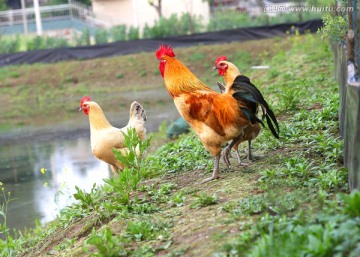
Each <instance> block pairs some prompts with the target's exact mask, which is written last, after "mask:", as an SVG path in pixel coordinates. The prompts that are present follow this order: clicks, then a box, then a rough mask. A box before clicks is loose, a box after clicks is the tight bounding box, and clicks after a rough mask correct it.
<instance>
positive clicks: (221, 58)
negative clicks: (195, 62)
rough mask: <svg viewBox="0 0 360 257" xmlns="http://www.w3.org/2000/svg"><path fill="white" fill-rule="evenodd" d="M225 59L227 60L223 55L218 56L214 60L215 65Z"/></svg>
mask: <svg viewBox="0 0 360 257" xmlns="http://www.w3.org/2000/svg"><path fill="white" fill-rule="evenodd" d="M226 60H227V58H226V56H225V55H222V56H219V57H218V58H217V59H216V61H215V66H216V65H217V64H218V63H219V62H221V61H226Z"/></svg>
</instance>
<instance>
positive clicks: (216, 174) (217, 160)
mask: <svg viewBox="0 0 360 257" xmlns="http://www.w3.org/2000/svg"><path fill="white" fill-rule="evenodd" d="M220 156H221V154H218V155H217V156H216V157H215V160H214V171H213V174H212V176H211V177H210V178H207V179H204V180H203V181H202V183H206V182H209V181H211V180H214V179H218V178H220V176H219V164H220Z"/></svg>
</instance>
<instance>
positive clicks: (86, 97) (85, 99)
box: [80, 96, 91, 105]
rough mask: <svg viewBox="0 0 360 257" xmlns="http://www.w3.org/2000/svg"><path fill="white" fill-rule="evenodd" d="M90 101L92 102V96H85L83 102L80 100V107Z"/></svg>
mask: <svg viewBox="0 0 360 257" xmlns="http://www.w3.org/2000/svg"><path fill="white" fill-rule="evenodd" d="M90 100H91V98H90V96H84V97H83V98H81V100H80V105H82V104H83V103H84V102H88V101H90Z"/></svg>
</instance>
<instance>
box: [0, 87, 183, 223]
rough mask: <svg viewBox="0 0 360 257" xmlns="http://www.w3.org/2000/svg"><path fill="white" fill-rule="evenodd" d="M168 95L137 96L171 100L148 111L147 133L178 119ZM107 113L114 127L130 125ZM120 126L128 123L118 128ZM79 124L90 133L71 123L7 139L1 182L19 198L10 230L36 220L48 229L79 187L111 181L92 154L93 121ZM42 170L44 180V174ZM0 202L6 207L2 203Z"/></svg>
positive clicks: (0, 151) (1, 152) (1, 151)
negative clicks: (60, 132)
mask: <svg viewBox="0 0 360 257" xmlns="http://www.w3.org/2000/svg"><path fill="white" fill-rule="evenodd" d="M166 94H167V93H166ZM166 94H164V93H162V92H160V93H156V92H153V93H151V92H148V93H144V92H143V94H142V97H140V94H139V95H136V96H134V95H133V94H132V97H136V99H138V98H142V99H141V100H143V101H144V100H146V98H151V99H166V101H162V102H161V105H154V106H144V108H145V109H146V113H147V116H148V120H147V122H146V128H147V130H148V132H151V131H154V130H156V129H157V128H158V127H159V124H160V123H161V122H162V121H164V120H165V121H173V120H175V119H176V118H178V117H179V115H178V113H177V110H176V108H175V106H174V104H173V102H172V100H171V99H170V98H169V96H168V95H166ZM140 102H141V101H140ZM104 111H105V113H106V115H107V117H108V119H109V121H110V123H112V124H113V125H114V126H117V127H122V126H125V125H126V123H127V120H128V117H129V112H128V110H124V112H123V113H120V114H119V113H108V112H106V110H104ZM79 115H80V114H79ZM79 117H80V116H79ZM118 120H122V121H123V123H122V124H117V123H116V121H118ZM77 123H82V125H81V124H80V129H82V130H83V131H86V133H78V130H79V127H76V128H72V127H71V126H72V125H71V124H72V123H71V122H68V121H67V122H64V123H63V124H58V125H57V128H56V129H55V130H54V131H55V132H54V131H52V132H51V131H50V132H49V131H48V132H47V133H44V135H43V136H41V135H40V136H39V135H37V136H36V137H34V138H30V139H29V138H27V140H23V139H22V138H16V136H15V138H10V141H9V138H7V142H6V144H5V145H4V143H3V142H1V143H0V181H1V182H3V183H4V185H5V192H7V191H10V192H11V197H12V198H16V200H14V201H13V202H11V203H10V204H9V210H8V215H7V217H8V220H7V223H8V224H7V225H8V227H9V228H10V229H13V228H15V229H21V230H22V229H24V228H25V227H28V228H29V227H34V226H35V220H38V221H39V222H40V223H46V222H48V221H51V220H53V219H55V218H56V216H57V214H58V213H59V210H60V209H62V208H63V207H65V206H66V205H69V204H71V203H72V202H74V199H73V194H74V193H75V192H76V190H75V185H76V186H78V187H79V188H81V189H83V190H86V191H87V192H89V191H90V190H91V188H92V186H93V184H94V183H96V184H97V185H101V184H103V183H104V182H103V179H104V178H109V177H110V176H111V172H110V169H109V167H108V165H107V164H106V163H103V162H101V161H99V160H98V159H96V158H95V157H94V156H93V154H92V152H91V148H90V139H89V131H88V126H89V125H88V119H87V118H85V117H81V118H79V119H78V120H77ZM74 130H77V132H76V133H74ZM58 131H66V134H65V135H62V136H60V137H59V135H58V133H57V132H58ZM0 141H1V140H0ZM3 141H4V142H5V140H3ZM2 143H3V144H2ZM43 168H44V169H46V172H45V174H42V172H41V170H42V169H43ZM0 193H1V192H0ZM0 199H1V200H0V204H2V197H0ZM1 221H2V220H1V218H0V222H1Z"/></svg>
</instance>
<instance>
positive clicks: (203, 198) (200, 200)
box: [190, 193, 219, 208]
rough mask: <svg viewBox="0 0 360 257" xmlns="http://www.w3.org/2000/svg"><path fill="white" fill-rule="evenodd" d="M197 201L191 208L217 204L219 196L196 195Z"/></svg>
mask: <svg viewBox="0 0 360 257" xmlns="http://www.w3.org/2000/svg"><path fill="white" fill-rule="evenodd" d="M194 197H195V201H194V202H193V203H192V204H191V205H190V208H203V207H206V206H209V205H214V204H217V203H218V201H219V198H218V195H217V194H213V195H207V194H206V193H201V194H198V195H194Z"/></svg>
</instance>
